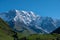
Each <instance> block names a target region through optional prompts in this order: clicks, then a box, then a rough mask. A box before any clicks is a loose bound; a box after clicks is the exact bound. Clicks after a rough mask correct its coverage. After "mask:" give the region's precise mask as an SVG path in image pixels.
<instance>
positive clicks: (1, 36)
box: [0, 18, 14, 40]
mask: <svg viewBox="0 0 60 40" xmlns="http://www.w3.org/2000/svg"><path fill="white" fill-rule="evenodd" d="M13 34H14V33H13V32H12V30H11V29H10V28H9V26H8V25H7V23H6V22H4V21H3V20H2V19H1V18H0V40H13V37H12V35H13Z"/></svg>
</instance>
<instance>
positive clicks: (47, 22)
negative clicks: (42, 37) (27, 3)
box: [0, 9, 60, 34]
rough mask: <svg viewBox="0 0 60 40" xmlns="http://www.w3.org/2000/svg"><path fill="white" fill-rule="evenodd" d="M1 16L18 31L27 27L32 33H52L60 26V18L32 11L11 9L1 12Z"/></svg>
mask: <svg viewBox="0 0 60 40" xmlns="http://www.w3.org/2000/svg"><path fill="white" fill-rule="evenodd" d="M0 18H2V19H3V20H4V21H6V22H7V23H8V24H9V25H10V26H11V28H13V29H14V30H17V31H22V30H25V29H27V30H28V31H29V32H30V33H32V34H34V33H43V34H45V33H47V34H49V33H51V32H52V31H54V30H55V29H57V28H58V27H60V20H56V19H55V20H54V19H52V18H51V17H42V16H39V15H36V14H35V13H34V12H32V11H19V10H16V9H14V10H10V11H7V12H2V13H0Z"/></svg>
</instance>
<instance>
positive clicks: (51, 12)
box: [0, 0, 60, 19]
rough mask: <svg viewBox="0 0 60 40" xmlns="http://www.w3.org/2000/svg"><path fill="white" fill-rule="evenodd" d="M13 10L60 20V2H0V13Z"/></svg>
mask: <svg viewBox="0 0 60 40" xmlns="http://www.w3.org/2000/svg"><path fill="white" fill-rule="evenodd" d="M11 9H17V10H26V11H33V12H35V13H36V14H38V15H40V16H49V17H52V18H56V19H60V0H0V12H5V11H9V10H11Z"/></svg>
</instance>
